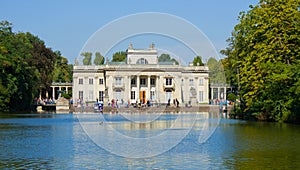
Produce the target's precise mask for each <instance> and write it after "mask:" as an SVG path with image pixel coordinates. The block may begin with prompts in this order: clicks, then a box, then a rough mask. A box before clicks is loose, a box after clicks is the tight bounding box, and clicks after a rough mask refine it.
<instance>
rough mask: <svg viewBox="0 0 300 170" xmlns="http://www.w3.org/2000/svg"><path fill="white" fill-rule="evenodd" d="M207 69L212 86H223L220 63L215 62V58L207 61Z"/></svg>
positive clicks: (224, 81) (224, 79)
mask: <svg viewBox="0 0 300 170" xmlns="http://www.w3.org/2000/svg"><path fill="white" fill-rule="evenodd" d="M207 66H208V68H209V71H210V72H209V81H210V83H212V84H225V83H226V78H225V74H224V70H223V66H222V63H221V61H217V60H216V59H215V58H213V57H210V58H209V59H208V61H207Z"/></svg>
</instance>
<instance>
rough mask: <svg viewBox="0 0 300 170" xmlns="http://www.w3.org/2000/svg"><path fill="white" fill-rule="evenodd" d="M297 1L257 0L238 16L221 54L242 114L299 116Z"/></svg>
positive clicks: (280, 118) (281, 117)
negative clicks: (235, 86) (237, 90)
mask: <svg viewBox="0 0 300 170" xmlns="http://www.w3.org/2000/svg"><path fill="white" fill-rule="evenodd" d="M299 2H300V1H297V0H277V1H272V0H261V1H260V2H259V4H258V5H256V6H251V7H250V10H249V11H248V12H242V13H241V14H240V16H239V20H240V23H239V24H238V25H236V26H235V28H234V31H233V32H232V37H231V38H230V39H228V42H229V47H227V48H226V50H223V51H222V53H223V54H225V55H227V58H226V59H225V60H224V63H225V64H224V66H225V69H226V70H230V71H227V73H230V74H232V76H231V78H230V81H235V82H236V83H238V82H237V81H238V80H240V81H239V83H240V95H241V96H242V101H244V106H243V108H242V110H243V112H244V113H253V115H255V116H256V117H257V118H259V119H264V120H272V121H274V120H275V121H290V120H291V119H293V118H294V117H295V114H296V112H299V111H297V109H295V108H298V109H299V106H300V104H299V97H300V96H299V86H298V85H299V84H298V83H299V73H298V72H299V71H300V70H299V59H300V53H299V52H300V47H299V44H300V41H299V40H300V38H299V33H300V25H299V6H300V4H299ZM234 77H235V78H234ZM296 117H297V116H296Z"/></svg>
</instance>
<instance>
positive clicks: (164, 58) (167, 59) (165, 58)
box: [158, 54, 179, 65]
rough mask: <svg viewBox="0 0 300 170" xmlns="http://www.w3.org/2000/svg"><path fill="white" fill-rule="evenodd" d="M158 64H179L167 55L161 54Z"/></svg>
mask: <svg viewBox="0 0 300 170" xmlns="http://www.w3.org/2000/svg"><path fill="white" fill-rule="evenodd" d="M158 62H172V63H174V62H175V64H176V65H178V64H179V62H178V61H177V60H176V59H174V58H171V57H170V55H169V54H161V55H160V56H159V57H158Z"/></svg>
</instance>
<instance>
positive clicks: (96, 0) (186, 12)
mask: <svg viewBox="0 0 300 170" xmlns="http://www.w3.org/2000/svg"><path fill="white" fill-rule="evenodd" d="M257 2H258V0H247V1H244V0H227V1H225V0H210V1H204V0H190V1H184V0H181V1H179V0H151V1H142V0H131V1H129V0H128V1H125V0H124V1H121V0H109V1H100V0H89V1H80V0H49V1H46V0H25V1H23V0H9V1H8V0H2V2H1V10H0V20H8V21H9V22H11V23H13V30H14V31H15V32H18V31H22V32H31V33H33V34H35V35H37V36H39V37H40V38H41V39H42V40H44V41H45V43H46V45H47V46H48V47H51V48H52V49H53V50H59V51H61V52H62V54H63V56H65V57H67V58H68V59H69V62H70V63H74V60H75V58H76V57H77V56H78V55H79V53H80V51H81V49H82V47H83V46H84V44H85V43H86V41H87V40H88V39H89V37H91V36H92V35H93V34H94V33H95V32H96V31H97V30H99V29H100V28H102V27H103V26H105V25H106V24H108V23H110V22H112V21H114V20H116V19H118V18H120V17H124V16H127V15H131V14H136V13H141V12H160V13H168V14H171V15H175V16H178V17H180V18H183V19H185V20H187V21H188V22H190V23H192V24H194V25H195V26H196V27H197V28H198V29H200V30H201V31H202V32H203V33H204V34H205V35H206V36H207V37H208V38H209V40H210V41H211V42H212V44H213V45H214V46H215V48H216V50H217V51H220V50H221V49H224V48H225V47H226V45H227V44H226V39H227V38H228V37H229V36H230V34H231V31H232V30H233V27H234V26H235V25H236V24H237V23H238V20H237V18H238V15H239V12H241V11H246V10H248V9H249V5H250V4H253V5H254V4H257ZM103 41H105V40H103ZM150 43H151V42H149V44H150ZM155 43H156V42H155ZM100 48H101V47H100ZM145 48H147V47H145ZM119 50H126V49H119ZM108 57H110V56H108Z"/></svg>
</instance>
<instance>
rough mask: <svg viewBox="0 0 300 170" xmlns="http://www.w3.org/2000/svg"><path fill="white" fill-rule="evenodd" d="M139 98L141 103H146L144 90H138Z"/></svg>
mask: <svg viewBox="0 0 300 170" xmlns="http://www.w3.org/2000/svg"><path fill="white" fill-rule="evenodd" d="M140 100H141V102H142V103H146V91H140Z"/></svg>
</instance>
